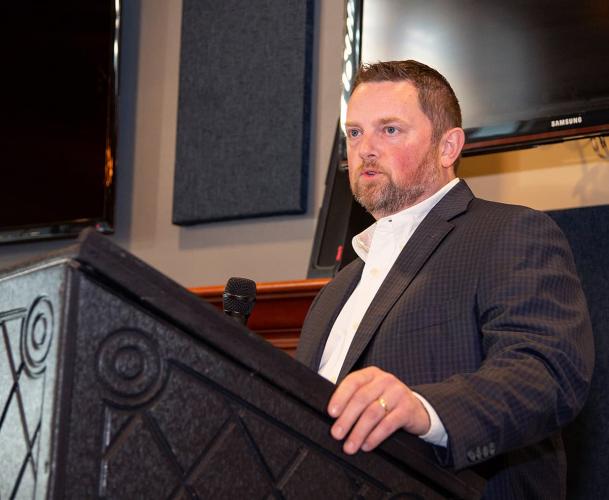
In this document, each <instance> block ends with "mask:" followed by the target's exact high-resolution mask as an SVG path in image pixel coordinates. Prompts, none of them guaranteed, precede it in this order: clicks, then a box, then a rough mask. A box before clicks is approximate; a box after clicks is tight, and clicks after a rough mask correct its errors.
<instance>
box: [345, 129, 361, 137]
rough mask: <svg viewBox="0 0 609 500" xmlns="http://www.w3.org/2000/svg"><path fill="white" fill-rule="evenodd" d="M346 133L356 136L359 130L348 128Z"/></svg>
mask: <svg viewBox="0 0 609 500" xmlns="http://www.w3.org/2000/svg"><path fill="white" fill-rule="evenodd" d="M347 134H348V135H349V137H353V138H355V137H358V136H359V130H356V129H350V130H348V131H347Z"/></svg>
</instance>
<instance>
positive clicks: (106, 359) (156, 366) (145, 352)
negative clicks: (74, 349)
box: [96, 329, 166, 408]
mask: <svg viewBox="0 0 609 500" xmlns="http://www.w3.org/2000/svg"><path fill="white" fill-rule="evenodd" d="M96 365H97V375H98V377H99V379H100V381H101V383H102V385H103V386H104V388H105V389H106V398H107V399H108V400H109V401H110V402H112V403H114V404H115V405H116V406H119V407H123V408H135V407H138V406H142V405H145V404H146V403H148V402H149V401H150V400H152V399H153V398H154V397H155V396H156V395H157V394H158V393H159V391H160V390H161V389H162V388H163V385H164V382H165V374H166V369H165V363H164V361H163V359H162V357H161V355H160V353H159V348H158V344H157V343H156V341H155V340H154V339H153V338H152V337H151V336H150V335H148V334H147V333H144V332H142V331H141V330H136V329H121V330H117V331H115V332H112V333H111V334H110V335H108V336H107V337H106V338H105V339H104V340H103V341H102V343H101V344H100V347H99V350H98V352H97V364H96Z"/></svg>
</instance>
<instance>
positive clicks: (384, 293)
mask: <svg viewBox="0 0 609 500" xmlns="http://www.w3.org/2000/svg"><path fill="white" fill-rule="evenodd" d="M472 198H473V194H472V192H471V191H470V190H469V188H468V187H467V184H465V182H464V181H461V182H460V183H459V184H457V185H456V186H455V187H454V188H453V189H452V190H451V191H449V192H448V193H447V194H446V196H444V198H442V200H440V202H438V204H437V205H436V206H435V207H434V208H433V209H432V210H431V212H429V214H428V215H427V217H425V219H424V220H423V222H421V224H420V225H419V227H418V228H417V230H416V231H415V232H414V234H413V235H412V237H411V238H410V240H409V241H408V243H407V244H406V246H405V247H404V249H403V250H402V252H401V254H400V255H399V257H398V258H397V260H396V262H395V264H394V265H393V267H392V268H391V270H390V271H389V274H388V275H387V277H386V278H385V281H384V282H383V284H382V285H381V287H380V288H379V291H378V292H377V294H376V296H375V297H374V299H373V301H372V303H371V304H370V306H369V307H368V310H367V311H366V314H365V315H364V318H363V319H362V322H361V323H360V325H359V328H358V330H357V332H356V333H355V337H354V338H353V342H352V343H351V346H350V347H349V351H348V353H347V357H346V358H345V362H344V363H343V366H342V368H341V371H340V374H339V377H338V380H339V381H340V380H342V379H343V378H344V377H345V376H346V375H347V374H348V373H349V372H350V371H351V370H352V369H353V367H354V365H355V364H356V363H357V360H358V359H359V358H360V356H361V355H362V353H363V352H364V350H365V349H366V346H367V345H368V343H369V342H370V341H371V340H372V338H373V337H374V334H375V333H376V331H377V330H378V328H379V325H380V324H381V322H382V321H383V319H384V318H385V316H387V313H388V312H389V311H390V309H391V308H392V307H393V305H394V304H395V302H396V301H397V300H398V298H399V297H400V296H401V295H402V293H404V291H405V290H406V289H407V288H408V286H409V285H410V283H411V282H412V280H413V279H414V277H415V276H416V275H417V273H418V272H419V270H420V269H421V267H423V265H424V264H425V262H427V260H428V259H429V257H430V256H431V255H432V253H433V252H434V251H435V249H436V248H437V247H438V245H439V244H440V243H441V242H442V240H443V239H444V238H445V237H446V235H447V234H448V233H449V232H450V231H451V230H452V229H453V227H454V225H453V224H452V223H451V222H449V220H450V219H451V218H453V217H455V216H456V215H458V214H459V213H462V212H463V211H464V210H466V209H467V205H468V204H469V202H470V200H471V199H472Z"/></svg>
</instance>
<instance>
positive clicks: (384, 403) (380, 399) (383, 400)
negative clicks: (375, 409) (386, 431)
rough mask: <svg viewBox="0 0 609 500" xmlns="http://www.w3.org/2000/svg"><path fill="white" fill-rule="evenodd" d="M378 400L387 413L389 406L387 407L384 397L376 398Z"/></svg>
mask: <svg viewBox="0 0 609 500" xmlns="http://www.w3.org/2000/svg"><path fill="white" fill-rule="evenodd" d="M378 402H379V404H380V405H381V406H382V407H383V410H385V413H389V408H387V401H385V398H384V397H383V396H381V397H380V398H378Z"/></svg>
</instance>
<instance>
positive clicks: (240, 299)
mask: <svg viewBox="0 0 609 500" xmlns="http://www.w3.org/2000/svg"><path fill="white" fill-rule="evenodd" d="M255 302H256V283H255V282H254V281H252V280H250V279H247V278H230V279H229V280H228V282H227V283H226V286H225V287H224V293H223V294H222V304H223V305H224V314H226V315H228V316H230V317H231V318H234V319H235V321H238V322H239V323H241V324H242V325H246V324H247V319H248V318H249V317H250V314H252V309H254V304H255Z"/></svg>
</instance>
